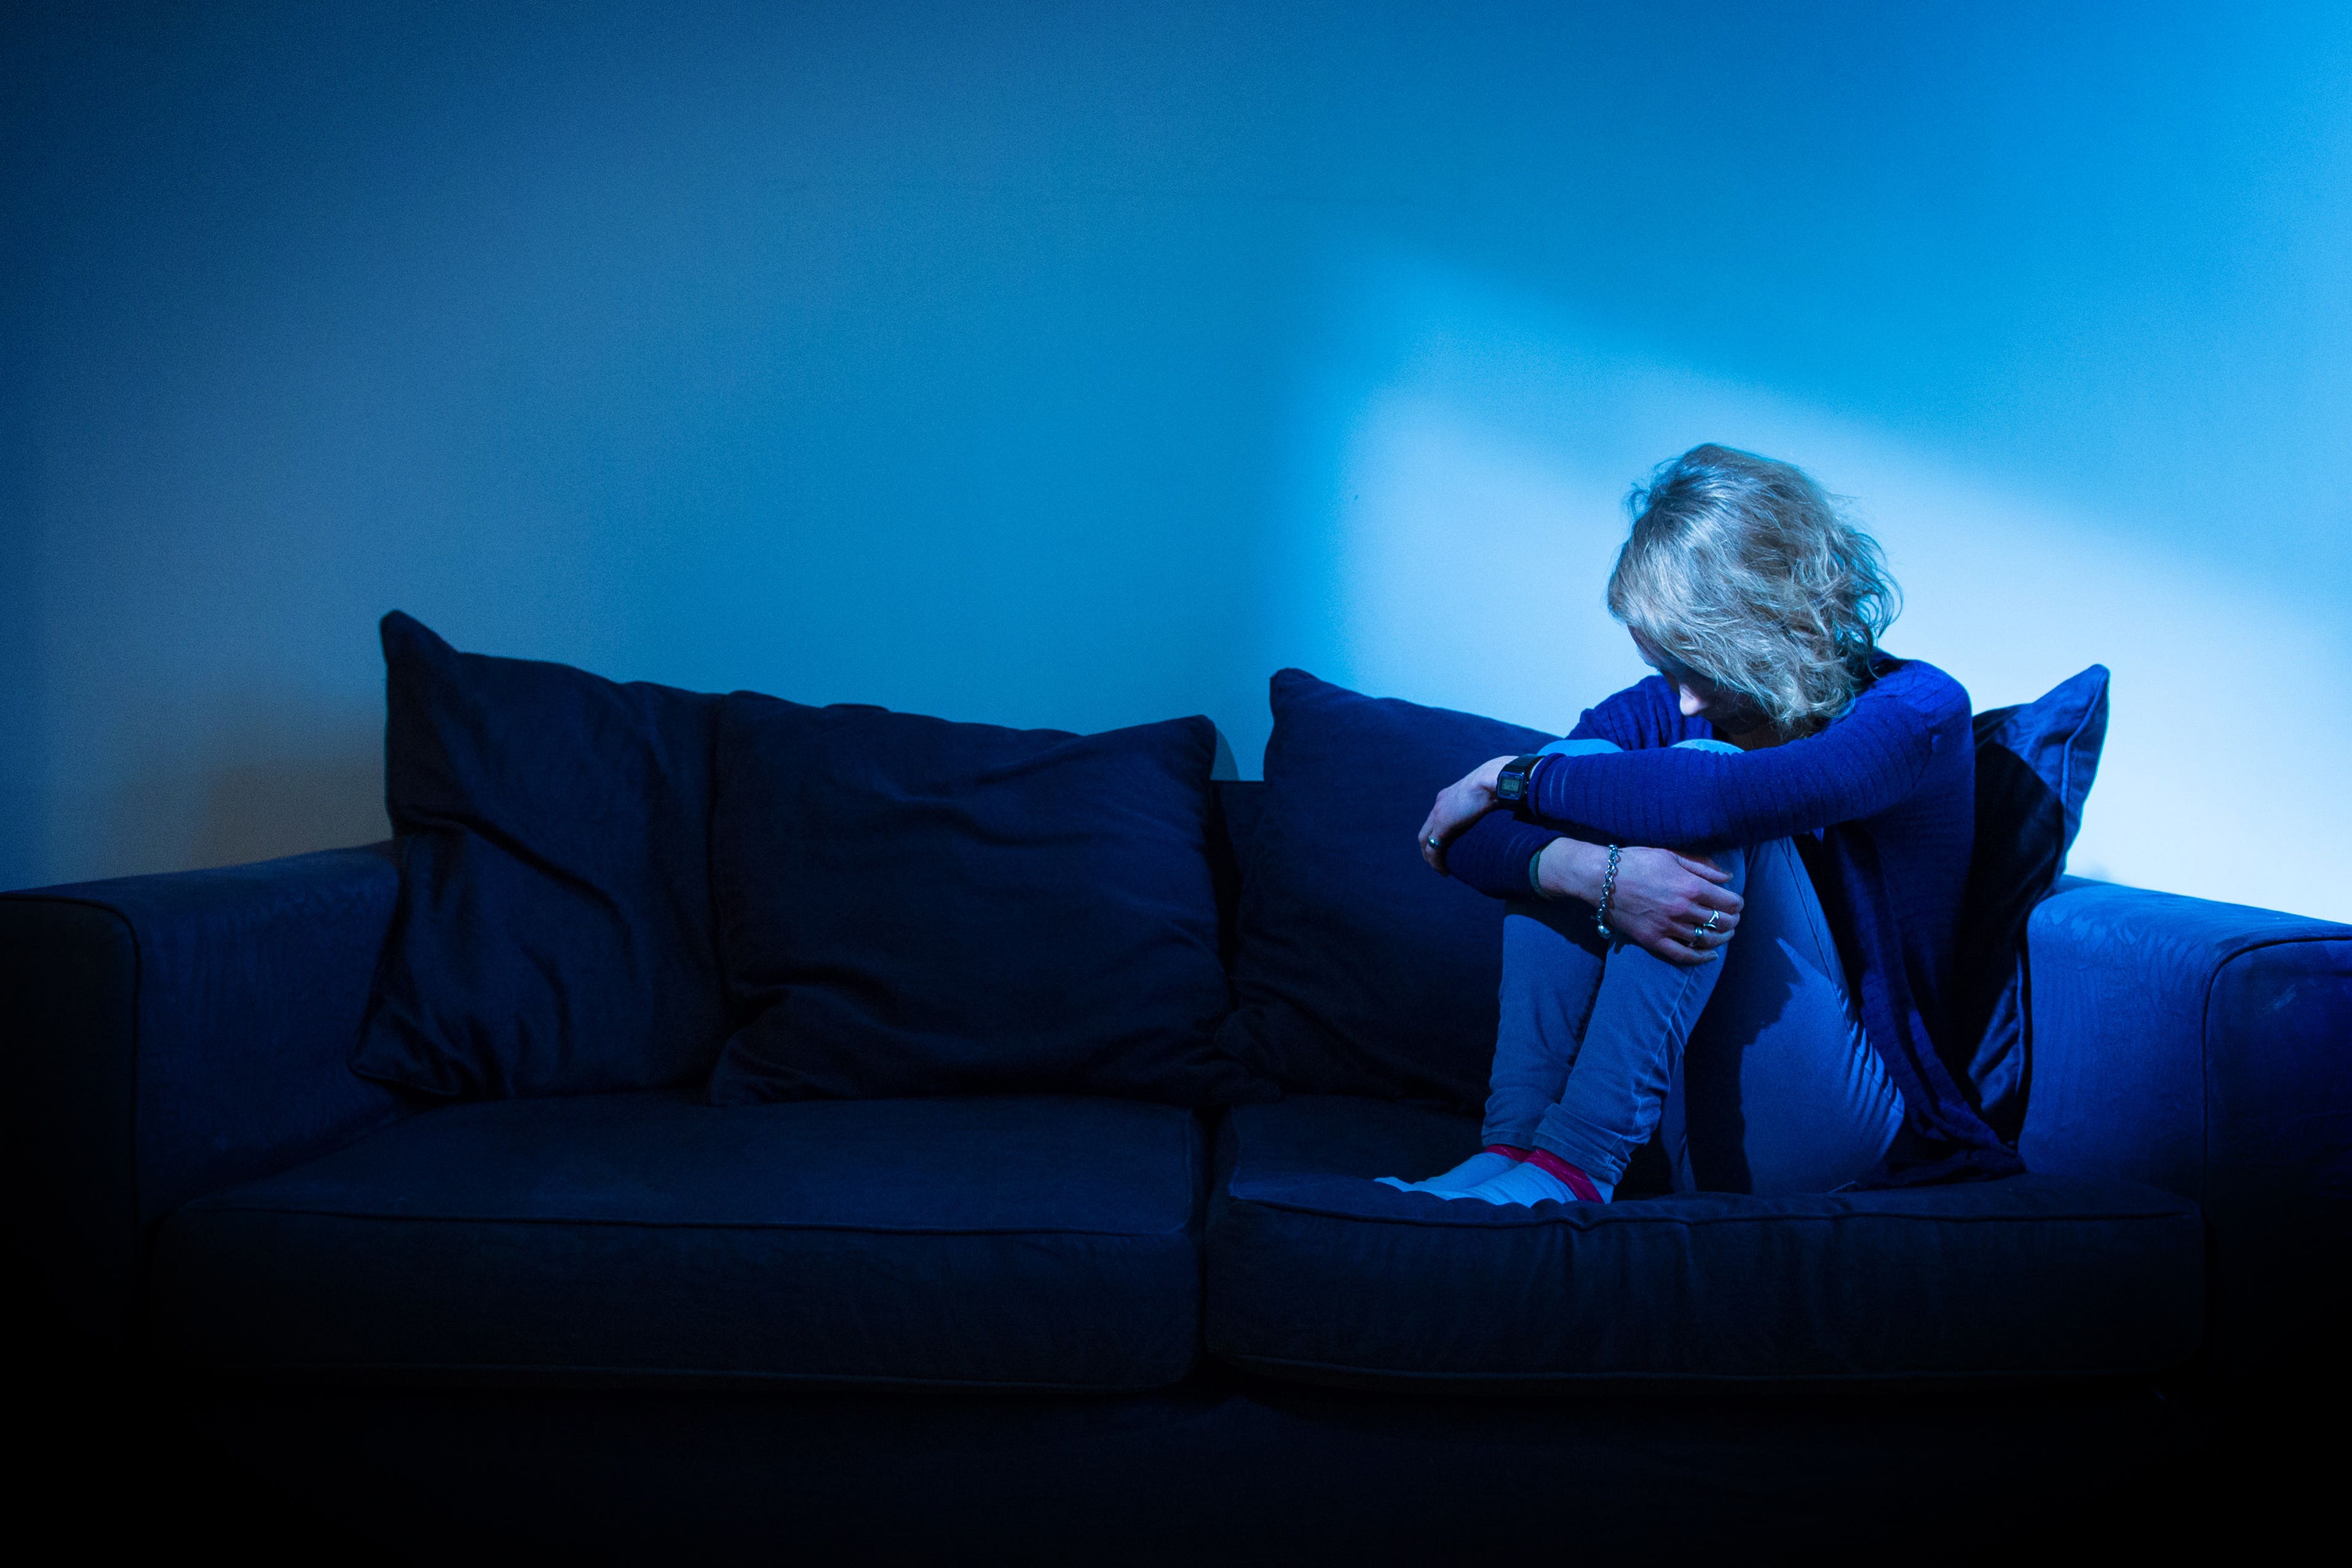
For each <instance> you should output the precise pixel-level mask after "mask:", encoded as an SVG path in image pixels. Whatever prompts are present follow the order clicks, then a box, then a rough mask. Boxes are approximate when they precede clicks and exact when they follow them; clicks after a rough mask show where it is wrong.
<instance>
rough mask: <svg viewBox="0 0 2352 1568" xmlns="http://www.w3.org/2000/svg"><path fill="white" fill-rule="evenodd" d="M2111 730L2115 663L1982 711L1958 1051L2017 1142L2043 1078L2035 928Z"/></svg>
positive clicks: (1995, 1117)
mask: <svg viewBox="0 0 2352 1568" xmlns="http://www.w3.org/2000/svg"><path fill="white" fill-rule="evenodd" d="M2106 733H2107V668H2106V666H2105V665H2101V664H2095V665H2093V666H2091V668H2088V669H2086V670H2084V671H2083V672H2082V673H2081V674H2080V675H2077V676H2074V678H2073V679H2069V680H2066V681H2064V682H2063V683H2061V684H2060V685H2059V686H2057V687H2056V688H2055V689H2053V690H2052V691H2050V692H2049V694H2048V695H2046V696H2044V697H2042V698H2041V699H2040V700H2037V701H2033V702H2028V703H2024V704H2021V705H2020V706H2017V707H2013V708H1995V709H1992V710H1990V711H1987V712H1983V713H1979V714H1978V715H1977V716H1976V745H1977V757H1976V766H1977V823H1976V849H1975V852H1974V853H1973V854H1972V855H1971V857H1970V858H1969V881H1968V892H1967V895H1966V898H1965V900H1964V901H1963V903H1962V905H1961V910H1960V926H1959V933H1960V935H1959V952H1958V969H1957V972H1956V973H1957V974H1958V998H1957V1003H1956V1005H1955V1007H1954V1009H1953V1022H1954V1025H1955V1028H1954V1030H1953V1042H1954V1046H1955V1047H1957V1051H1956V1055H1957V1057H1958V1059H1952V1060H1950V1061H1948V1065H1949V1066H1950V1067H1951V1068H1953V1069H1954V1071H1955V1073H1956V1075H1957V1076H1958V1077H1959V1078H1960V1079H1961V1080H1962V1081H1963V1082H1964V1083H1966V1084H1967V1085H1969V1089H1970V1092H1971V1094H1972V1095H1973V1096H1974V1098H1975V1099H1976V1100H1977V1101H1978V1113H1979V1115H1981V1116H1982V1117H1983V1118H1984V1120H1985V1121H1986V1123H1987V1124H1988V1125H1989V1126H1990V1127H1991V1128H1992V1130H1993V1131H1996V1132H1998V1133H2000V1136H2001V1139H2002V1141H2003V1142H2007V1143H2010V1144H2011V1145H2012V1146H2014V1145H2015V1143H2016V1142H2017V1134H2018V1131H2019V1129H2020V1128H2021V1127H2022V1126H2023V1125H2024V1123H2025V1097H2026V1091H2027V1089H2028V1088H2029V1087H2030V1081H2031V1077H2032V1050H2031V1039H2030V1036H2029V1026H2030V1019H2029V1011H2028V1005H2027V1004H2028V1002H2029V1000H2030V993H2029V991H2028V984H2029V976H2028V974H2027V972H2026V960H2025V926H2026V921H2027V920H2028V919H2029V918H2030V917H2031V916H2032V913H2033V906H2034V905H2036V904H2038V903H2040V902H2041V901H2042V900H2043V899H2045V898H2047V897H2048V896H2049V895H2050V893H2051V891H2052V890H2053V889H2055V888H2056V887H2057V885H2058V879H2059V878H2060V877H2062V876H2063V875H2064V874H2065V869H2066V852H2067V851H2068V850H2069V849H2071V848H2073V847H2074V835H2075V833H2076V832H2077V831H2078V830H2079V829H2080V828H2081V827H2082V825H2083V800H2084V796H2086V795H2089V794H2090V793H2091V781H2092V779H2093V778H2094V777H2095V775H2096V774H2097V773H2098V769H2099V748H2100V746H2101V745H2102V744H2103V743H2104V742H2105V739H2106Z"/></svg>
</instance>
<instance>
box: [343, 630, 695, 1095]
mask: <svg viewBox="0 0 2352 1568" xmlns="http://www.w3.org/2000/svg"><path fill="white" fill-rule="evenodd" d="M383 656H384V664H385V690H386V695H387V699H388V701H387V710H388V711H387V721H386V724H385V729H384V799H385V805H386V806H387V808H388V809H389V811H390V812H391V816H392V824H393V828H394V832H395V833H396V834H397V835H398V836H399V843H400V856H401V878H400V898H399V903H398V905H397V908H396V909H395V910H394V916H393V924H392V931H391V935H390V938H389V940H388V942H386V944H385V947H384V951H383V958H382V960H381V963H380V964H379V968H378V971H377V975H376V987H375V994H374V997H373V1002H372V1004H371V1006H370V1009H369V1016H368V1019H367V1023H366V1025H365V1027H364V1029H363V1030H362V1035H361V1037H360V1041H359V1044H358V1047H357V1048H356V1050H355V1052H354V1054H353V1056H352V1068H354V1070H356V1071H358V1072H359V1073H361V1074H362V1075H363V1076H365V1077H368V1078H372V1079H380V1080H382V1081H384V1082H387V1083H394V1084H402V1085H405V1086H407V1087H408V1088H410V1089H419V1090H422V1091H423V1092H425V1093H427V1094H432V1095H438V1096H443V1097H446V1098H473V1097H491V1098H496V1097H503V1096H527V1095H546V1094H586V1093H593V1092H599V1091H605V1090H616V1089H651V1088H658V1087H663V1086H667V1085H673V1084H677V1083H681V1082H688V1081H693V1080H696V1079H699V1078H701V1077H702V1075H703V1074H705V1073H707V1072H708V1071H709V1067H710V1063H711V1061H712V1059H713V1058H714V1057H715V1056H716V1054H717V1051H718V1047H719V1040H720V1038H721V1037H722V1036H723V1035H724V1033H725V1023H726V1012H725V1006H726V999H725V992H724V989H723V987H722V985H721V984H720V980H719V966H718V958H717V952H716V949H715V945H714V942H713V936H712V930H711V911H710V886H709V820H710V788H711V785H710V768H711V752H712V746H713V744H714V742H715V740H716V735H717V719H718V710H719V699H718V698H716V697H710V696H703V695H699V694H698V693H694V692H689V691H677V690H673V689H670V688H668V687H664V686H650V685H645V684H642V683H637V684H631V685H626V686H624V685H619V684H617V683H615V682H613V681H610V680H604V679H600V678H598V677H596V676H593V675H590V674H588V673H587V672H585V671H584V670H578V669H572V668H569V667H567V666H564V665H560V664H541V663H536V662H533V661H530V660H526V659H517V658H488V657H485V656H483V655H479V654H468V653H459V652H457V650H456V649H454V648H452V647H450V646H449V645H448V644H447V643H446V642H444V641H442V640H441V639H440V638H439V637H436V636H434V635H433V633H432V632H430V631H428V630H426V629H425V627H424V626H422V625H420V624H419V623H417V622H416V621H415V620H412V619H411V618H410V617H408V616H404V615H401V614H398V613H397V612H395V613H394V614H392V615H389V616H385V617H384V618H383Z"/></svg>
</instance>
